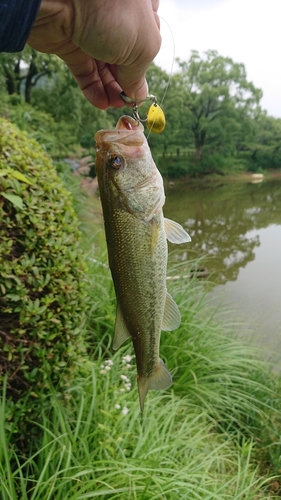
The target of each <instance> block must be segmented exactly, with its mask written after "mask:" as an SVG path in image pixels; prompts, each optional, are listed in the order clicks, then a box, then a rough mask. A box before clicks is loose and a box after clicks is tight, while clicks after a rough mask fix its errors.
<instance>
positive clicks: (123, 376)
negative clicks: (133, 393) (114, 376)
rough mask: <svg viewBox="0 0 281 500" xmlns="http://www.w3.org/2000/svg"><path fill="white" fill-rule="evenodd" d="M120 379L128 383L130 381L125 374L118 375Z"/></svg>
mask: <svg viewBox="0 0 281 500" xmlns="http://www.w3.org/2000/svg"><path fill="white" fill-rule="evenodd" d="M120 378H121V380H124V382H126V383H128V382H130V379H129V378H128V377H127V375H120Z"/></svg>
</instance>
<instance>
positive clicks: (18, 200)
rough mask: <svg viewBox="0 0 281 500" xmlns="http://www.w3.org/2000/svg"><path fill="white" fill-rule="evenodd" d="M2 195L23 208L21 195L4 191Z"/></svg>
mask: <svg viewBox="0 0 281 500" xmlns="http://www.w3.org/2000/svg"><path fill="white" fill-rule="evenodd" d="M1 196H3V197H4V198H6V199H7V200H9V201H10V202H11V203H13V205H15V206H16V207H18V208H21V209H22V208H23V201H22V198H21V197H20V196H17V195H16V194H10V193H5V192H3V191H2V193H1Z"/></svg>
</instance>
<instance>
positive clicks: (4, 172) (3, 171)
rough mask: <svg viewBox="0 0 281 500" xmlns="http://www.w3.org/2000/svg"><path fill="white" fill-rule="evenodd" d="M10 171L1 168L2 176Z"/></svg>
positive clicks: (0, 175) (0, 173) (0, 174)
mask: <svg viewBox="0 0 281 500" xmlns="http://www.w3.org/2000/svg"><path fill="white" fill-rule="evenodd" d="M8 173H9V172H8V170H1V172H0V177H4V175H7V174H8Z"/></svg>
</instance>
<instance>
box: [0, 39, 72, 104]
mask: <svg viewBox="0 0 281 500" xmlns="http://www.w3.org/2000/svg"><path fill="white" fill-rule="evenodd" d="M0 65H1V71H2V74H3V75H4V77H5V82H6V89H7V92H8V94H9V95H12V94H21V93H22V94H23V95H24V97H25V101H26V102H28V103H30V102H31V91H32V88H34V87H35V86H36V85H37V84H38V81H39V80H40V79H41V78H42V77H44V76H45V77H46V76H48V77H50V76H51V75H52V74H54V73H55V72H56V71H59V69H60V68H61V67H62V65H63V62H62V61H61V60H60V59H59V58H58V57H57V56H54V55H50V54H42V53H40V52H37V51H36V50H34V49H31V48H30V47H28V46H27V45H26V46H25V48H24V50H23V51H22V52H18V53H13V54H7V53H2V54H0Z"/></svg>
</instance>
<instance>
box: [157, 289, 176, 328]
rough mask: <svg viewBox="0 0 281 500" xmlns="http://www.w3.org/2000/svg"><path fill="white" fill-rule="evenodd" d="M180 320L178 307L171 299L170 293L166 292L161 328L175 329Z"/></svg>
mask: <svg viewBox="0 0 281 500" xmlns="http://www.w3.org/2000/svg"><path fill="white" fill-rule="evenodd" d="M180 322H181V315H180V312H179V308H178V306H177V304H176V303H175V301H174V299H172V297H171V295H170V294H169V293H168V292H167V295H166V302H165V309H164V315H163V319H162V327H161V328H162V330H166V331H171V330H176V329H177V328H178V327H179V325H180Z"/></svg>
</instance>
